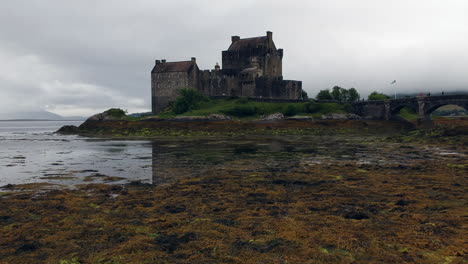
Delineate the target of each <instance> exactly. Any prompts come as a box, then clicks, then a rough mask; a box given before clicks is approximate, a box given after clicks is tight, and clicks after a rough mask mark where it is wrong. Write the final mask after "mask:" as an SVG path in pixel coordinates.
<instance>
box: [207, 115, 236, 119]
mask: <svg viewBox="0 0 468 264" xmlns="http://www.w3.org/2000/svg"><path fill="white" fill-rule="evenodd" d="M208 119H209V120H231V119H232V118H231V117H230V116H226V115H221V114H211V115H208Z"/></svg>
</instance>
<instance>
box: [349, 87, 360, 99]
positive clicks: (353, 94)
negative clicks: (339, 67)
mask: <svg viewBox="0 0 468 264" xmlns="http://www.w3.org/2000/svg"><path fill="white" fill-rule="evenodd" d="M360 97H361V96H360V95H359V93H358V92H357V90H356V89H354V88H351V89H349V90H348V100H347V101H348V102H356V101H359V98H360Z"/></svg>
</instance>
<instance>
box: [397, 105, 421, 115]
mask: <svg viewBox="0 0 468 264" xmlns="http://www.w3.org/2000/svg"><path fill="white" fill-rule="evenodd" d="M405 107H408V108H410V109H411V110H413V111H414V112H415V113H417V112H418V111H419V109H418V105H417V104H414V103H407V104H398V105H396V106H392V107H391V108H390V115H391V116H396V115H398V114H399V113H400V111H401V109H403V108H405Z"/></svg>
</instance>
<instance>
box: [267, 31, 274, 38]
mask: <svg viewBox="0 0 468 264" xmlns="http://www.w3.org/2000/svg"><path fill="white" fill-rule="evenodd" d="M267 39H270V40H271V39H273V32H271V31H267Z"/></svg>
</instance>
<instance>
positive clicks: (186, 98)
mask: <svg viewBox="0 0 468 264" xmlns="http://www.w3.org/2000/svg"><path fill="white" fill-rule="evenodd" d="M179 93H180V96H179V97H177V99H176V101H175V102H174V104H173V107H172V108H173V111H174V113H175V114H182V113H185V112H187V111H190V110H193V109H196V108H197V107H198V106H199V105H200V103H201V102H206V101H208V100H209V99H208V97H206V96H205V95H203V94H202V93H200V92H199V91H197V90H195V89H189V88H185V89H181V90H180V91H179Z"/></svg>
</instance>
